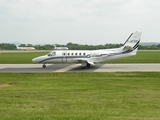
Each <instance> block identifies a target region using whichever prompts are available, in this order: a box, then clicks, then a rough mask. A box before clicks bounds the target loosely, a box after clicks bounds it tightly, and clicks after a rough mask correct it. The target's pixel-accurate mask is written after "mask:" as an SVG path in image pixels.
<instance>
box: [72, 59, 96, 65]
mask: <svg viewBox="0 0 160 120" xmlns="http://www.w3.org/2000/svg"><path fill="white" fill-rule="evenodd" d="M74 60H75V61H77V62H80V63H83V62H87V63H89V64H91V65H95V64H94V62H91V61H88V60H86V59H83V58H81V59H79V58H75V59H74Z"/></svg>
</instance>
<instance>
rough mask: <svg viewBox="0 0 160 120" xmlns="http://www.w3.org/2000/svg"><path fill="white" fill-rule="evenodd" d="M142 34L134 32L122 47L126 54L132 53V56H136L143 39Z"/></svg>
mask: <svg viewBox="0 0 160 120" xmlns="http://www.w3.org/2000/svg"><path fill="white" fill-rule="evenodd" d="M141 34H142V32H134V33H132V34H131V35H130V36H129V38H128V39H127V40H126V42H125V43H124V45H123V47H122V49H123V51H124V52H125V53H132V55H136V53H137V50H138V45H139V43H140V39H141Z"/></svg>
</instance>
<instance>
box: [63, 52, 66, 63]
mask: <svg viewBox="0 0 160 120" xmlns="http://www.w3.org/2000/svg"><path fill="white" fill-rule="evenodd" d="M62 62H67V52H62Z"/></svg>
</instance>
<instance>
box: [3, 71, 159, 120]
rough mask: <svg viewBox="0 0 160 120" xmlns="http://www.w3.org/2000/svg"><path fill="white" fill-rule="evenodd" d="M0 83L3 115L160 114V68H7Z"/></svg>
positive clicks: (96, 119)
mask: <svg viewBox="0 0 160 120" xmlns="http://www.w3.org/2000/svg"><path fill="white" fill-rule="evenodd" d="M5 85H10V86H5ZM0 86H1V87H0V116H1V117H0V119H1V120H8V119H12V120H21V119H23V120H33V119H38V120H43V119H44V120H53V119H58V120H59V119H60V120H61V119H62V120H63V119H64V120H75V119H76V120H82V119H83V120H86V119H87V120H126V119H127V120H148V119H149V120H158V119H160V114H159V113H160V74H159V73H154V72H148V73H147V72H144V73H143V72H132V73H129V72H127V73H121V72H119V73H94V74H93V73H46V74H45V73H40V74H38V73H37V74H18V73H17V74H6V73H2V74H0Z"/></svg>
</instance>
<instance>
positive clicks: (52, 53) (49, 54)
mask: <svg viewBox="0 0 160 120" xmlns="http://www.w3.org/2000/svg"><path fill="white" fill-rule="evenodd" d="M55 55H56V52H50V53H48V54H47V56H55Z"/></svg>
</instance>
